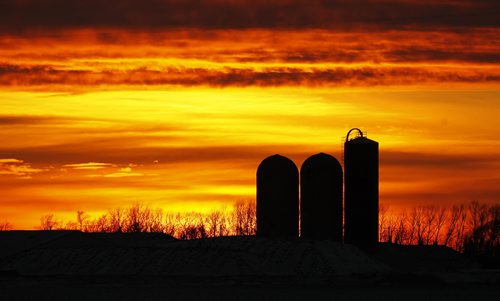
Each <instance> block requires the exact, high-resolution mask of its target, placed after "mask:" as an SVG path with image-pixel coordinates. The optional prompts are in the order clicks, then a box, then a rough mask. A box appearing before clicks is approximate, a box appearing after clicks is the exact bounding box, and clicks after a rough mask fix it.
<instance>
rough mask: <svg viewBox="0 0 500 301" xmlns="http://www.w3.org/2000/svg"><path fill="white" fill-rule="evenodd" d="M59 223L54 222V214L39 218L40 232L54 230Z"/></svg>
mask: <svg viewBox="0 0 500 301" xmlns="http://www.w3.org/2000/svg"><path fill="white" fill-rule="evenodd" d="M58 224H59V223H58V222H57V221H56V220H55V218H54V214H52V213H50V214H46V215H44V216H42V217H41V218H40V230H54V229H55V228H56V227H57V225H58Z"/></svg>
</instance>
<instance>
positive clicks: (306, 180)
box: [300, 153, 342, 242]
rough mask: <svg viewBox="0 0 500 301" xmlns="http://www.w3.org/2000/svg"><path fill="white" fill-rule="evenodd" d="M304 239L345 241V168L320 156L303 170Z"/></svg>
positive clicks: (301, 221)
mask: <svg viewBox="0 0 500 301" xmlns="http://www.w3.org/2000/svg"><path fill="white" fill-rule="evenodd" d="M300 236H301V237H302V238H308V239H330V240H334V241H339V242H341V241H342V166H341V165H340V163H339V161H337V159H335V157H333V156H330V155H327V154H324V153H319V154H316V155H313V156H311V157H309V158H307V160H306V161H304V163H303V164H302V167H301V168H300Z"/></svg>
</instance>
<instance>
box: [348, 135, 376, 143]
mask: <svg viewBox="0 0 500 301" xmlns="http://www.w3.org/2000/svg"><path fill="white" fill-rule="evenodd" d="M346 143H360V144H361V143H366V144H371V143H377V144H378V142H377V141H374V140H371V139H368V138H366V137H364V136H363V137H356V138H354V139H351V140H349V141H346Z"/></svg>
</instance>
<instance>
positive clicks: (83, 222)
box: [38, 201, 257, 239]
mask: <svg viewBox="0 0 500 301" xmlns="http://www.w3.org/2000/svg"><path fill="white" fill-rule="evenodd" d="M38 228H39V229H40V230H79V231H82V232H158V233H165V234H168V235H170V236H173V237H176V238H178V239H196V238H208V237H219V236H230V235H254V234H255V233H256V228H257V221H256V208H255V203H253V202H244V201H240V202H237V203H236V204H235V205H234V206H233V208H232V210H229V211H223V210H219V211H212V212H210V213H206V214H203V213H199V212H186V213H172V212H168V211H164V210H162V209H160V208H156V209H153V208H150V207H148V206H144V205H142V204H134V205H132V206H130V207H128V208H115V209H111V210H108V211H107V212H106V213H104V214H102V215H100V216H97V217H94V218H92V217H90V216H89V215H88V214H86V213H85V212H83V211H77V212H76V216H75V220H73V221H67V222H62V221H59V220H57V219H56V218H55V216H54V214H46V215H43V216H42V217H41V218H40V224H39V226H38Z"/></svg>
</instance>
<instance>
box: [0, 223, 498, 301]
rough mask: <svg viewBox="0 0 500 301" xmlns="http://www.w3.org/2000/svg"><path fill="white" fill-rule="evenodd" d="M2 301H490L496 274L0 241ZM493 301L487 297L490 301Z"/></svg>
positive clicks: (130, 243) (335, 251)
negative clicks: (319, 300)
mask: <svg viewBox="0 0 500 301" xmlns="http://www.w3.org/2000/svg"><path fill="white" fill-rule="evenodd" d="M0 245H1V248H0V292H1V293H2V294H3V296H7V297H9V298H7V299H4V298H0V299H1V300H10V299H11V298H12V300H14V299H16V300H17V299H19V298H21V299H23V298H24V300H33V299H36V300H115V299H116V300H117V299H120V300H150V299H151V300H164V299H172V298H178V299H212V300H238V299H244V300H255V299H262V300H277V299H280V298H282V299H284V300H285V299H286V300H298V299H311V298H313V299H317V298H320V297H321V298H322V297H325V298H327V299H330V297H331V299H343V300H344V299H348V300H349V299H350V300H366V299H380V298H381V299H394V300H399V299H401V298H402V297H404V299H407V300H422V299H429V298H431V299H440V300H443V299H448V298H449V297H453V299H457V300H466V299H463V298H465V297H474V296H475V297H474V299H477V298H479V300H482V299H483V298H489V296H492V297H495V296H498V293H499V292H500V289H499V288H498V287H499V284H500V281H499V280H500V273H499V272H498V271H485V270H481V269H480V267H479V266H478V265H477V264H474V263H472V262H469V261H468V260H467V259H465V258H463V257H462V256H461V255H460V254H458V253H456V252H454V251H453V250H451V249H448V248H445V247H437V246H436V247H418V246H409V247H408V246H407V247H401V246H393V245H380V246H379V248H378V250H377V251H376V252H374V253H365V252H363V251H362V250H360V249H358V248H356V247H354V246H351V245H347V244H341V243H336V242H331V241H306V240H292V241H290V240H277V239H265V238H259V237H222V238H214V239H199V240H190V241H178V240H175V239H173V238H171V237H169V236H167V235H163V234H152V233H122V234H118V233H114V234H109V233H92V234H91V233H81V232H78V231H8V232H0ZM493 299H495V298H492V299H491V300H493Z"/></svg>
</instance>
